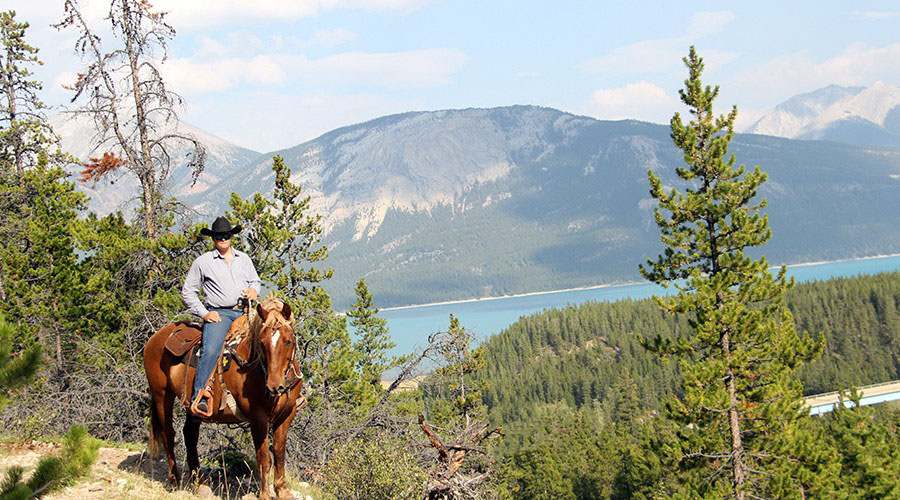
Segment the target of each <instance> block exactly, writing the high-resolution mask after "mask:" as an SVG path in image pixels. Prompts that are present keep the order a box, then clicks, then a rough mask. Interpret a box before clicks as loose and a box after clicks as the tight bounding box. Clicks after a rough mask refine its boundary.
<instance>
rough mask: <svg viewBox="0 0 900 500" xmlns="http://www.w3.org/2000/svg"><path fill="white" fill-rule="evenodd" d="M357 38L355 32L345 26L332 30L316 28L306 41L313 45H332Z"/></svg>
mask: <svg viewBox="0 0 900 500" xmlns="http://www.w3.org/2000/svg"><path fill="white" fill-rule="evenodd" d="M357 38H358V36H357V35H356V33H354V32H352V31H350V30H348V29H346V28H338V29H333V30H318V31H316V32H315V33H313V36H312V38H310V39H309V40H308V41H307V43H308V44H309V46H313V47H315V46H318V47H334V46H335V45H341V44H344V43H347V42H352V41H354V40H356V39H357Z"/></svg>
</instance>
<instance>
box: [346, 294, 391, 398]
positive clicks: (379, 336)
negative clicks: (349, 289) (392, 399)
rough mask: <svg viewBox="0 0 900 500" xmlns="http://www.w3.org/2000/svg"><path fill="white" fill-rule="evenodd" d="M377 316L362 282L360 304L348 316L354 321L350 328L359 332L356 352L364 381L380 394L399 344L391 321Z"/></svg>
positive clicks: (351, 322) (370, 296)
mask: <svg viewBox="0 0 900 500" xmlns="http://www.w3.org/2000/svg"><path fill="white" fill-rule="evenodd" d="M377 315H378V308H377V307H375V302H374V299H373V298H372V294H371V293H370V292H369V287H368V286H367V285H366V280H365V279H363V278H360V280H359V282H357V283H356V302H355V303H354V304H353V308H352V309H351V310H350V312H348V313H347V317H349V318H350V326H352V327H353V328H354V329H355V331H356V336H357V337H358V340H357V341H356V343H355V344H354V349H355V350H356V352H357V353H359V359H358V360H357V366H358V367H359V370H360V372H361V374H362V378H363V380H364V381H367V382H369V383H370V384H371V385H372V387H374V388H376V390H378V391H380V389H381V375H382V374H383V373H384V371H385V370H386V369H387V368H388V367H389V366H390V363H389V361H388V358H387V351H388V350H389V349H391V348H393V347H394V346H396V344H394V343H393V342H391V336H390V333H389V332H388V328H387V320H386V319H384V318H379V317H378V316H377Z"/></svg>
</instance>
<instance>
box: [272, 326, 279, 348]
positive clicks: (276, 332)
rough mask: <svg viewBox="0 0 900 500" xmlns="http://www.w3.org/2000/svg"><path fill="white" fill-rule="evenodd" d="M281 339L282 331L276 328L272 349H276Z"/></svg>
mask: <svg viewBox="0 0 900 500" xmlns="http://www.w3.org/2000/svg"><path fill="white" fill-rule="evenodd" d="M279 338H281V330H279V329H278V328H276V329H275V333H274V334H273V335H272V347H275V346H277V345H278V339H279Z"/></svg>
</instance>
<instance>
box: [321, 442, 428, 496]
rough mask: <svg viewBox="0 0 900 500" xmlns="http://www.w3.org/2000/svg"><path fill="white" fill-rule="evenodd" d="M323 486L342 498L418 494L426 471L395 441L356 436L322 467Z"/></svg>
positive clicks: (408, 451)
mask: <svg viewBox="0 0 900 500" xmlns="http://www.w3.org/2000/svg"><path fill="white" fill-rule="evenodd" d="M323 476H324V482H323V483H324V484H323V489H324V490H325V492H326V493H328V494H331V495H334V496H335V497H337V498H344V499H348V500H349V499H360V500H361V499H372V500H377V499H389V498H415V497H420V496H421V493H422V491H423V485H424V484H425V479H426V477H427V473H426V471H425V469H424V468H423V467H422V465H421V464H419V463H418V462H417V460H416V458H415V456H414V455H413V453H412V452H411V451H410V450H409V449H407V448H405V446H404V445H403V444H402V443H400V442H399V441H397V440H394V439H390V438H386V437H378V438H374V439H365V438H363V439H355V440H353V441H351V442H349V443H348V444H347V445H346V446H344V447H343V448H342V449H339V450H337V451H336V452H335V453H334V455H333V456H332V458H331V460H330V461H329V462H328V464H327V465H326V466H325V469H324V470H323Z"/></svg>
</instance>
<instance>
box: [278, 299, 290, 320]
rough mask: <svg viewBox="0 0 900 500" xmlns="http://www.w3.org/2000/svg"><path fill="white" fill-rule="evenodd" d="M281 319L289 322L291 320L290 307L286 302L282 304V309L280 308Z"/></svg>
mask: <svg viewBox="0 0 900 500" xmlns="http://www.w3.org/2000/svg"><path fill="white" fill-rule="evenodd" d="M281 317H283V318H284V319H286V320H288V321H290V320H291V319H292V318H291V306H289V305H288V303H287V302H285V303H284V307H283V308H281Z"/></svg>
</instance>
